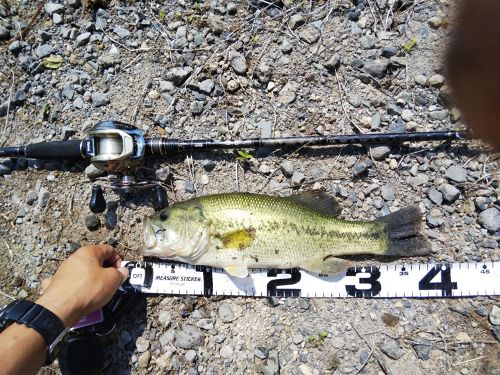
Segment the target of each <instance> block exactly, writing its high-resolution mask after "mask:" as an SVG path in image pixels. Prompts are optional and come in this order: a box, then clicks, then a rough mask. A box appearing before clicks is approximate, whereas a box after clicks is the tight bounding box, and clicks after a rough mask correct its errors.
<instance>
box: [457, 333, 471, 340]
mask: <svg viewBox="0 0 500 375" xmlns="http://www.w3.org/2000/svg"><path fill="white" fill-rule="evenodd" d="M455 340H457V341H460V342H471V341H472V340H471V338H470V336H469V335H468V334H467V332H458V333H457V334H456V335H455Z"/></svg>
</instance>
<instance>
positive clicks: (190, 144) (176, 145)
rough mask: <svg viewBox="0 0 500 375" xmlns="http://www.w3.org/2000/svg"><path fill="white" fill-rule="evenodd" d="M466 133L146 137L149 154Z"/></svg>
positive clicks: (406, 139)
mask: <svg viewBox="0 0 500 375" xmlns="http://www.w3.org/2000/svg"><path fill="white" fill-rule="evenodd" d="M467 137H468V133H467V132H465V131H435V132H418V133H370V134H349V135H330V136H319V137H286V138H252V139H244V140H235V141H231V140H229V141H219V140H180V139H169V138H148V139H146V153H147V154H149V155H173V154H176V153H179V152H186V151H188V152H189V151H201V150H213V149H234V148H257V147H272V148H277V147H300V146H332V145H348V144H361V145H364V144H377V143H400V142H424V141H456V140H461V139H466V138H467Z"/></svg>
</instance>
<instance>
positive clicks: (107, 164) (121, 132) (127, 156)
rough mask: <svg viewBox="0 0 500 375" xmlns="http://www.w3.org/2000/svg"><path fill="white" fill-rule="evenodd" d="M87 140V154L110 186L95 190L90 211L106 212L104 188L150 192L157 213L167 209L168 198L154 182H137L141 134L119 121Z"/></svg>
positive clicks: (104, 124) (97, 129)
mask: <svg viewBox="0 0 500 375" xmlns="http://www.w3.org/2000/svg"><path fill="white" fill-rule="evenodd" d="M89 135H90V137H89V138H87V139H86V140H84V141H83V142H84V143H82V146H81V147H85V149H84V150H85V154H86V156H87V157H90V162H91V163H92V164H93V165H94V166H95V167H96V168H97V169H99V170H101V171H105V172H108V177H109V179H110V182H111V185H109V186H101V185H94V186H92V193H91V197H90V203H89V208H90V210H91V211H92V212H94V213H101V212H104V211H105V210H106V200H105V199H104V194H103V188H107V189H110V190H115V191H121V192H125V193H130V192H132V191H137V190H150V191H152V193H153V197H152V204H153V208H154V209H155V210H156V211H158V210H161V209H162V208H164V207H165V206H166V205H167V194H166V192H165V190H164V189H163V187H162V186H161V185H160V184H159V183H157V182H155V181H137V180H136V177H135V172H136V170H137V168H138V167H139V166H140V165H141V164H142V162H143V159H144V154H145V149H146V147H145V145H146V143H145V140H144V136H143V133H142V131H140V130H139V129H137V128H135V127H133V126H131V125H128V124H125V123H123V122H119V121H103V122H100V123H98V124H97V125H95V126H94V127H92V128H91V129H90V132H89Z"/></svg>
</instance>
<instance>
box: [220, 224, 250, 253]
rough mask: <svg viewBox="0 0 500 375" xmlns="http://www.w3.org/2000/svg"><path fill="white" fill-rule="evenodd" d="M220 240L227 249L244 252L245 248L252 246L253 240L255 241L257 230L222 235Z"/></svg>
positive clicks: (237, 231)
mask: <svg viewBox="0 0 500 375" xmlns="http://www.w3.org/2000/svg"><path fill="white" fill-rule="evenodd" d="M220 239H221V240H222V244H223V247H224V248H225V249H240V250H243V249H244V248H246V247H249V246H250V245H252V243H253V240H254V239H255V229H253V228H245V229H238V230H234V231H231V232H226V233H222V234H221V235H220Z"/></svg>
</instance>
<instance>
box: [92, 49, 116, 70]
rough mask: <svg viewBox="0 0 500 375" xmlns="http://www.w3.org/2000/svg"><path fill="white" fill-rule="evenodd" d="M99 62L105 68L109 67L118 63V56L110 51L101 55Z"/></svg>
mask: <svg viewBox="0 0 500 375" xmlns="http://www.w3.org/2000/svg"><path fill="white" fill-rule="evenodd" d="M97 63H98V64H99V65H100V66H101V67H102V68H103V69H107V68H109V67H111V66H113V65H115V64H116V58H115V57H114V56H113V55H112V54H109V53H105V54H104V55H101V56H99V58H98V59H97Z"/></svg>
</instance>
